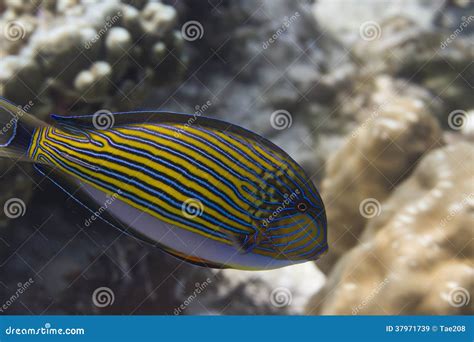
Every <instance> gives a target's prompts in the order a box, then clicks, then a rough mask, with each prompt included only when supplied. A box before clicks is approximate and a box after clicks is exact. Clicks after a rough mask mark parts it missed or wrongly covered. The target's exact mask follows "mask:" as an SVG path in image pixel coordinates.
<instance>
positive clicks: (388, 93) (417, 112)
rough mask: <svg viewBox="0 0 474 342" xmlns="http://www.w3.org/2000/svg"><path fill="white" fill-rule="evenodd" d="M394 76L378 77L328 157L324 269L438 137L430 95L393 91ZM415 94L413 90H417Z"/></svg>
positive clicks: (355, 238)
mask: <svg viewBox="0 0 474 342" xmlns="http://www.w3.org/2000/svg"><path fill="white" fill-rule="evenodd" d="M396 84H397V82H396V81H393V80H391V79H390V78H386V77H382V78H380V79H378V80H377V82H375V91H374V92H373V93H372V95H371V96H370V98H369V99H367V100H366V103H365V105H364V106H362V107H361V109H360V110H359V113H357V115H358V117H359V121H360V125H359V126H358V127H357V128H356V129H355V130H354V131H353V132H352V133H351V134H350V135H349V137H348V139H347V140H346V142H345V144H344V145H343V147H342V148H341V149H340V150H339V151H338V152H337V153H335V154H334V155H332V156H331V158H330V159H329V160H328V163H327V165H326V175H327V176H326V178H325V179H324V180H323V183H322V188H321V192H322V197H323V199H324V201H325V204H326V213H327V217H328V222H329V227H330V229H329V230H328V234H329V245H330V246H331V248H330V250H329V253H328V254H327V255H326V256H325V257H324V258H323V259H321V260H320V261H319V263H318V265H319V266H320V267H321V269H323V270H324V271H326V272H327V271H328V270H329V269H330V267H331V266H332V265H333V264H334V262H335V261H336V260H337V259H338V258H339V257H340V256H341V255H342V254H343V253H344V252H346V251H347V250H348V249H350V248H351V247H353V246H354V245H356V244H357V242H358V239H359V238H360V235H361V233H362V230H363V228H364V226H365V224H366V223H367V221H368V219H369V218H371V217H374V216H376V215H378V214H379V211H380V205H381V204H380V203H381V202H383V201H384V200H385V199H386V198H387V197H388V196H389V194H390V192H391V191H392V190H393V189H394V188H395V187H396V186H397V185H398V184H399V183H400V182H401V181H403V180H404V179H405V178H406V177H407V176H408V175H409V174H410V171H411V170H412V168H413V167H414V165H416V162H417V160H418V159H419V158H420V156H422V155H423V154H424V153H425V152H426V151H429V150H430V149H432V148H434V147H436V146H439V145H440V144H441V143H442V132H441V129H440V127H439V125H438V123H437V121H436V119H435V118H434V117H433V116H432V115H431V113H430V112H431V111H430V104H429V103H430V101H429V99H430V97H425V95H426V94H425V93H424V92H422V91H421V92H420V91H417V90H419V88H417V87H416V86H407V85H406V83H405V87H408V88H409V89H410V90H406V89H405V90H404V91H400V92H399V91H398V90H397V87H396ZM417 94H418V95H417Z"/></svg>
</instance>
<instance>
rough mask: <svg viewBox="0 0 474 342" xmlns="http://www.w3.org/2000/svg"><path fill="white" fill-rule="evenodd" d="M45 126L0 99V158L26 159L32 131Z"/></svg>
mask: <svg viewBox="0 0 474 342" xmlns="http://www.w3.org/2000/svg"><path fill="white" fill-rule="evenodd" d="M45 125H46V124H45V123H44V122H43V121H41V120H39V119H37V118H35V117H34V116H32V115H31V114H28V113H27V112H25V111H24V110H23V109H21V107H19V106H16V105H14V104H13V103H11V102H9V101H8V100H6V99H4V98H1V97H0V158H1V157H6V158H15V159H19V158H20V159H27V156H26V152H27V150H28V147H29V144H30V140H31V136H32V134H33V132H34V130H35V129H36V128H38V127H42V126H45Z"/></svg>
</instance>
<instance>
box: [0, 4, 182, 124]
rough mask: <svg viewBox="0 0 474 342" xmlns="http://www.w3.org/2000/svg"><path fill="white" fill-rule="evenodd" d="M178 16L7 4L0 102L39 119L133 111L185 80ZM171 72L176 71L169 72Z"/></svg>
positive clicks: (164, 10)
mask: <svg viewBox="0 0 474 342" xmlns="http://www.w3.org/2000/svg"><path fill="white" fill-rule="evenodd" d="M176 20H177V12H176V10H175V9H174V8H173V7H171V6H168V5H164V4H162V3H159V2H154V1H149V2H144V3H143V5H142V6H141V7H139V8H137V7H134V6H132V5H129V4H126V3H121V2H119V1H117V0H110V1H61V0H58V1H44V2H38V3H34V2H30V1H19V2H18V1H8V2H7V3H6V8H5V9H4V11H3V13H2V15H1V17H0V28H1V29H2V30H3V32H4V33H5V34H4V35H2V36H0V46H2V49H1V52H0V54H1V56H2V58H1V59H0V70H1V73H0V96H3V97H6V98H8V99H10V100H11V101H14V102H16V103H18V104H20V105H23V104H25V103H27V102H28V101H33V102H34V103H35V111H34V112H35V114H36V115H39V116H40V117H41V118H46V116H47V115H49V114H50V113H51V112H52V111H53V110H54V111H56V112H64V113H65V114H68V113H71V112H76V113H77V112H79V113H82V114H85V113H88V112H94V111H95V110H98V109H103V108H107V109H109V110H117V109H130V108H133V107H135V106H137V104H139V103H140V102H141V101H143V98H144V97H145V96H146V94H147V93H148V92H149V90H150V86H151V85H153V84H155V83H165V82H170V81H173V80H174V79H176V77H177V76H179V75H180V71H179V70H180V68H182V66H181V64H180V62H178V60H177V59H176V58H174V57H172V58H167V51H170V50H175V51H174V52H173V54H174V55H175V56H180V53H181V52H180V51H181V45H182V43H181V41H182V38H181V36H180V34H179V33H178V32H177V31H174V30H173V27H174V26H175V24H176ZM170 71H172V72H170Z"/></svg>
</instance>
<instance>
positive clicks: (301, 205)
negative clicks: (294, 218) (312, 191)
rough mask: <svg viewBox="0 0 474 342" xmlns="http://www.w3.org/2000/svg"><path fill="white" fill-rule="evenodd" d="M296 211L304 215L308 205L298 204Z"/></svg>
mask: <svg viewBox="0 0 474 342" xmlns="http://www.w3.org/2000/svg"><path fill="white" fill-rule="evenodd" d="M296 209H297V210H298V211H299V212H301V213H305V212H306V211H307V210H308V204H306V202H299V203H298V204H297V205H296Z"/></svg>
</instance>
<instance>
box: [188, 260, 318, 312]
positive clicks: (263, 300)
mask: <svg viewBox="0 0 474 342" xmlns="http://www.w3.org/2000/svg"><path fill="white" fill-rule="evenodd" d="M211 273H212V275H210V276H209V279H210V280H211V282H212V286H210V287H209V288H208V289H206V291H205V292H204V291H203V293H202V294H201V295H200V296H199V298H198V300H196V301H193V302H192V303H190V305H188V306H187V307H186V309H185V310H183V313H184V314H193V315H195V314H204V315H208V314H218V315H229V314H231V315H255V314H272V315H288V314H296V315H301V314H303V313H304V309H305V306H306V303H307V300H308V297H309V296H311V294H313V293H315V292H317V291H319V289H320V288H321V287H322V285H323V284H324V281H325V277H324V275H323V274H322V273H321V272H320V271H319V270H318V269H317V268H316V267H315V266H314V264H312V263H305V264H299V265H295V266H291V267H286V268H282V269H277V270H270V271H265V272H245V271H238V270H230V269H227V270H221V271H220V270H219V271H216V270H212V271H211ZM197 280H198V278H196V281H197ZM192 287H194V283H193V286H192ZM192 287H191V288H190V289H185V290H184V291H180V293H181V295H180V296H181V297H182V298H186V296H187V295H189V294H191V293H192V292H193V288H192Z"/></svg>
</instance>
